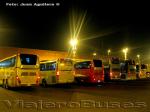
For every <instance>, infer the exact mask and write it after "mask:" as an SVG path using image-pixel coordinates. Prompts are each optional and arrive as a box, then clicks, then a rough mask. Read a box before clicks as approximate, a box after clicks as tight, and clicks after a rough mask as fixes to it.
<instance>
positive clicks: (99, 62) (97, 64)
mask: <svg viewBox="0 0 150 112" xmlns="http://www.w3.org/2000/svg"><path fill="white" fill-rule="evenodd" d="M93 62H94V67H102V61H101V60H93Z"/></svg>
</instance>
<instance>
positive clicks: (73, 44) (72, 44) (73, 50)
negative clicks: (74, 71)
mask: <svg viewBox="0 0 150 112" xmlns="http://www.w3.org/2000/svg"><path fill="white" fill-rule="evenodd" d="M77 43H78V41H77V39H76V38H74V39H71V40H70V45H71V47H72V52H73V57H75V56H76V51H77Z"/></svg>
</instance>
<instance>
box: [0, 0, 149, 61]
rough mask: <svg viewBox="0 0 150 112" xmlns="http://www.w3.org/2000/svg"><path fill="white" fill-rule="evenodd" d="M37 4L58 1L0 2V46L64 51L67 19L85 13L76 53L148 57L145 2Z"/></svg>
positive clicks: (67, 40)
mask: <svg viewBox="0 0 150 112" xmlns="http://www.w3.org/2000/svg"><path fill="white" fill-rule="evenodd" d="M22 1H23V0H22ZM22 1H20V2H22ZM29 1H30V0H29ZM9 2H10V1H9ZM11 2H12V1H11ZM23 2H25V1H23ZM41 2H46V3H47V2H58V3H60V6H55V7H8V6H7V7H6V6H5V3H6V2H5V1H3V2H1V5H0V8H1V10H0V39H1V41H0V46H10V47H21V48H33V49H45V50H60V51H68V49H69V40H70V28H69V27H70V26H69V21H70V16H72V14H74V16H75V19H76V23H77V22H78V21H79V18H80V17H81V16H83V15H84V14H85V13H86V15H85V21H84V24H83V27H82V30H81V32H80V34H79V38H78V40H79V45H78V52H79V53H82V52H88V53H90V52H94V51H96V52H98V53H102V54H107V50H108V49H111V50H112V52H113V53H114V54H120V53H121V51H122V49H123V48H125V47H128V48H129V51H130V53H129V54H130V55H131V56H132V55H136V54H140V55H141V56H144V57H146V58H148V57H149V55H150V54H149V51H150V49H149V48H150V46H149V41H150V38H149V36H150V33H149V32H150V24H149V23H150V21H149V19H150V18H149V16H148V9H149V8H148V7H147V5H146V3H145V4H142V3H137V4H135V3H131V2H120V3H115V2H111V3H110V2H107V1H105V2H104V1H103V2H99V1H98V0H93V1H92V0H88V1H86V0H83V1H79V0H70V1H69V0H57V1H52V0H49V1H44V0H42V1H41ZM143 6H144V7H143Z"/></svg>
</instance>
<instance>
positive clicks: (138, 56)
mask: <svg viewBox="0 0 150 112" xmlns="http://www.w3.org/2000/svg"><path fill="white" fill-rule="evenodd" d="M137 58H138V63H139V64H140V55H139V54H137Z"/></svg>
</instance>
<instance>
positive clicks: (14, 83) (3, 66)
mask: <svg viewBox="0 0 150 112" xmlns="http://www.w3.org/2000/svg"><path fill="white" fill-rule="evenodd" d="M39 78H40V76H39V59H38V56H37V55H33V54H17V55H14V56H11V57H8V58H5V59H3V60H1V61H0V82H1V83H2V87H4V88H9V87H19V86H35V85H38V84H39Z"/></svg>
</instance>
